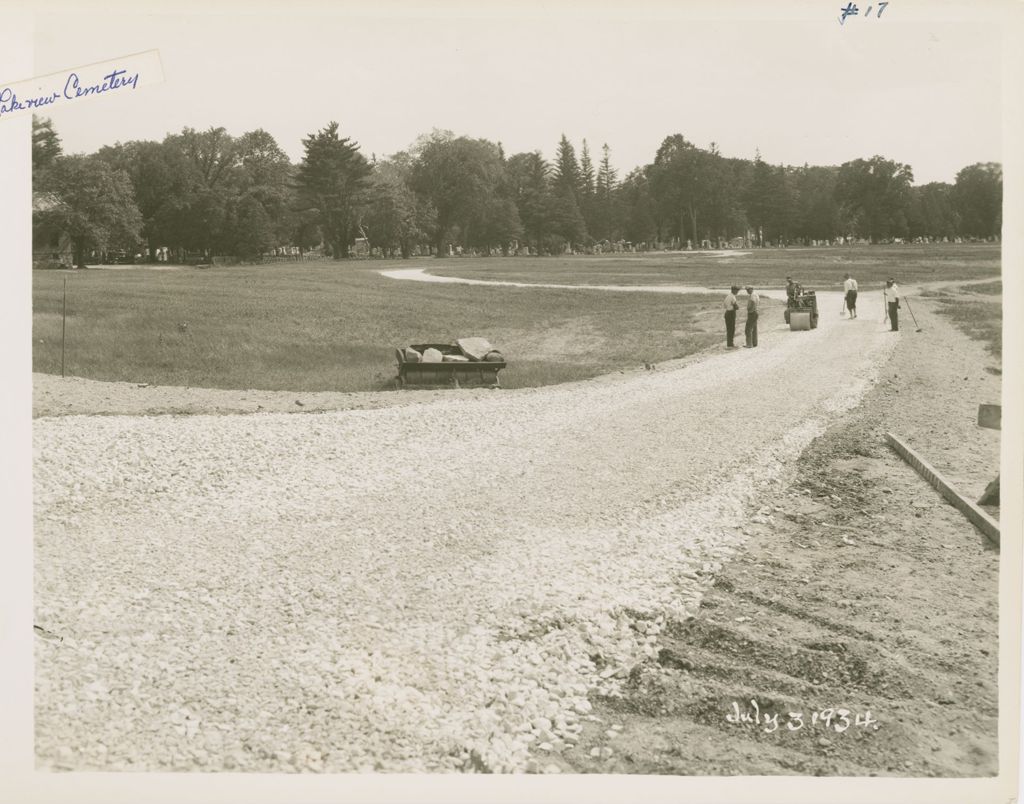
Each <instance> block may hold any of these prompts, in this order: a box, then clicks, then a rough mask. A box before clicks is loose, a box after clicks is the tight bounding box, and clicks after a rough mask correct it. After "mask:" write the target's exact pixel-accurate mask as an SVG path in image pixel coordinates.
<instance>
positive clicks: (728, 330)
mask: <svg viewBox="0 0 1024 804" xmlns="http://www.w3.org/2000/svg"><path fill="white" fill-rule="evenodd" d="M739 292H740V289H739V287H737V286H736V285H733V286H732V287H731V288H730V289H729V293H728V294H727V295H726V297H725V346H726V348H727V349H735V348H736V346H735V344H734V343H733V342H732V341H733V338H734V337H735V336H736V311H737V310H739V309H740V303H739V302H738V301H736V294H737V293H739Z"/></svg>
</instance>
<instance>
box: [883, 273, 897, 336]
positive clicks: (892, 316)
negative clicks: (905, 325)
mask: <svg viewBox="0 0 1024 804" xmlns="http://www.w3.org/2000/svg"><path fill="white" fill-rule="evenodd" d="M882 295H883V296H884V297H885V309H886V317H887V318H888V319H889V325H890V327H892V331H893V332H899V329H900V289H899V286H898V285H897V284H896V280H895V279H887V280H886V281H885V290H883V291H882Z"/></svg>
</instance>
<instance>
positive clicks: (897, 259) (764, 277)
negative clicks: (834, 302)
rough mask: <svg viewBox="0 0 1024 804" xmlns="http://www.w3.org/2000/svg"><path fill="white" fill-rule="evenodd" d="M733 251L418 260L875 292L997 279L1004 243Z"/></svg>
mask: <svg viewBox="0 0 1024 804" xmlns="http://www.w3.org/2000/svg"><path fill="white" fill-rule="evenodd" d="M726 255H727V256H722V257H712V256H709V255H707V254H703V253H700V252H690V253H651V254H646V255H641V254H606V255H601V256H596V257H563V258H559V257H552V258H546V259H526V258H519V259H511V260H510V259H498V258H491V259H455V260H431V259H430V258H424V259H420V260H413V261H411V262H412V263H413V264H415V265H417V266H421V267H426V268H428V269H430V271H431V272H432V273H437V274H440V275H448V276H461V277H465V278H469V279H497V280H504V281H513V282H552V283H556V284H566V285H582V284H609V285H659V284H661V285H664V284H680V285H696V286H699V287H707V288H716V289H717V288H727V287H728V286H729V285H731V284H733V283H735V284H737V285H740V286H741V287H744V286H746V285H748V284H751V285H753V286H754V287H759V288H768V287H774V288H781V287H782V286H784V285H785V283H786V277H787V276H792V277H793V279H795V280H796V281H797V282H800V283H801V284H802V285H803V286H804V287H806V288H808V289H815V290H840V289H841V288H842V284H843V279H844V278H845V276H846V274H847V273H850V274H852V275H853V276H854V278H855V279H856V280H857V282H858V284H859V285H860V287H861V290H872V289H876V288H880V287H881V286H882V285H883V284H884V283H885V280H886V279H888V278H889V277H890V276H893V277H895V278H896V280H897V282H898V283H899V284H900V285H911V284H915V283H920V282H935V281H940V280H946V279H951V280H952V279H965V280H968V279H981V278H985V277H990V276H991V277H998V276H999V272H1000V271H999V269H1000V247H999V246H998V245H987V244H986V245H978V244H964V245H905V246H834V247H828V248H784V249H778V248H765V249H758V248H754V249H746V250H743V249H737V250H736V251H735V253H729V252H726Z"/></svg>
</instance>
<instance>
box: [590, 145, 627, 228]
mask: <svg viewBox="0 0 1024 804" xmlns="http://www.w3.org/2000/svg"><path fill="white" fill-rule="evenodd" d="M610 154H611V152H610V149H609V148H608V143H605V144H604V145H603V146H602V147H601V164H600V167H599V168H598V171H597V179H596V181H595V196H596V198H595V207H596V214H595V226H594V231H593V235H594V237H595V238H596V239H597V240H615V239H617V236H618V233H619V232H620V231H621V222H620V221H619V220H618V217H619V216H618V210H617V209H616V207H617V204H616V200H617V196H616V194H615V189H616V187H617V185H618V171H616V170H615V168H613V167H612V162H611V155H610Z"/></svg>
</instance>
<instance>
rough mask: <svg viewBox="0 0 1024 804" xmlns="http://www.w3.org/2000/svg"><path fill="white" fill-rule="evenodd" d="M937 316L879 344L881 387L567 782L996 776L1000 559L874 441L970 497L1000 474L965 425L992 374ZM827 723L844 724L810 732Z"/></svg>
mask: <svg viewBox="0 0 1024 804" xmlns="http://www.w3.org/2000/svg"><path fill="white" fill-rule="evenodd" d="M936 306H937V302H935V303H932V302H926V301H924V300H922V301H921V302H920V303H918V302H916V301H915V312H916V314H917V317H918V321H919V322H920V324H921V328H922V329H923V330H924V331H923V332H920V333H919V332H915V331H914V328H907V329H905V330H904V331H903V332H902V333H901V334H900V335H898V336H897V335H893V337H899V338H900V343H899V346H898V348H897V350H896V353H895V355H894V357H893V360H892V361H891V362H890V364H889V365H888V366H887V367H886V368H885V369H884V370H883V375H882V377H881V379H880V382H879V383H878V385H876V387H875V388H874V389H873V390H872V391H871V392H870V393H869V395H868V396H867V397H866V398H865V400H864V403H863V404H862V405H861V406H860V407H859V408H857V409H856V410H855V411H853V412H852V413H851V414H850V415H848V416H847V417H846V419H845V420H844V421H843V422H842V423H841V424H840V425H839V426H837V427H834V428H833V429H831V430H830V431H829V432H828V433H826V434H825V435H824V436H822V437H821V438H819V439H817V440H816V441H815V442H813V444H812V445H811V446H810V447H809V448H808V450H807V451H806V452H805V453H804V455H803V456H802V458H801V459H800V461H799V463H798V466H797V468H796V470H795V474H794V476H793V482H792V483H791V485H790V486H789V488H788V490H787V492H786V493H785V494H784V495H783V496H781V497H780V498H779V499H775V500H765V501H762V502H763V504H764V507H763V508H762V509H761V511H760V515H757V516H754V517H753V518H752V520H751V522H750V524H749V526H748V528H747V533H748V534H749V539H748V541H747V542H746V546H745V550H744V551H743V553H742V554H741V555H739V556H737V557H736V559H735V560H733V561H731V562H730V563H728V564H727V565H726V566H725V567H723V568H722V569H721V570H720V571H718V572H716V573H715V575H714V578H713V579H711V578H709V579H708V580H709V583H711V584H712V585H711V586H710V588H709V589H708V591H707V594H706V596H705V598H704V600H703V604H702V607H701V609H700V613H699V614H698V616H696V617H695V618H693V619H691V620H689V621H687V622H686V623H680V624H676V625H674V626H673V627H671V628H669V629H668V630H667V633H665V634H664V638H663V641H662V643H661V651H660V654H659V656H658V658H657V660H656V661H651V662H648V663H647V664H645V665H641V666H638V667H636V668H634V669H633V672H632V673H631V675H630V677H629V681H628V683H627V684H626V686H625V692H624V695H623V696H622V697H621V698H607V699H604V700H603V701H601V702H600V703H599V704H598V705H597V706H595V710H594V716H595V717H596V718H598V720H595V721H593V722H591V723H590V724H589V725H588V727H587V729H586V731H585V734H584V738H583V739H582V740H581V742H580V749H579V750H578V751H576V752H574V754H573V759H571V760H570V762H571V764H568V763H567V767H566V770H574V771H577V772H601V773H648V774H657V773H668V774H679V775H690V774H700V775H705V774H712V775H763V774H802V775H851V776H873V775H888V776H985V775H992V774H995V773H996V772H997V770H998V768H997V737H996V735H997V720H998V681H997V670H998V641H997V635H998V617H997V616H996V612H998V609H999V600H998V571H999V550H998V548H995V547H993V546H992V545H991V544H989V543H988V542H987V540H986V539H985V537H984V536H982V535H981V534H980V533H979V532H978V531H977V530H975V529H974V527H973V526H971V525H970V524H969V523H968V522H967V521H966V520H965V519H964V518H963V517H962V516H961V514H960V513H959V512H957V511H956V510H955V509H953V508H952V507H951V506H949V505H947V504H946V503H945V502H944V501H943V500H942V499H941V497H940V496H939V495H938V494H937V493H936V492H935V491H933V490H932V488H931V487H930V486H929V485H927V484H926V483H925V482H924V481H923V480H922V479H921V478H919V477H918V475H917V474H916V473H915V472H914V471H913V470H912V469H911V468H910V467H909V466H907V465H906V464H904V463H903V461H902V460H901V459H900V458H899V457H898V456H896V455H895V453H893V452H892V451H891V450H890V449H889V448H888V447H887V446H885V442H884V434H885V432H886V431H893V432H895V433H897V434H899V435H900V436H901V437H903V438H904V439H905V440H907V441H908V442H909V443H910V444H911V445H912V446H913V447H914V448H915V449H917V450H919V451H920V452H921V453H922V454H923V455H924V456H925V457H926V459H928V460H930V461H931V462H932V463H933V465H935V466H936V467H937V468H938V469H939V470H940V471H942V472H945V473H948V475H947V476H949V477H951V478H953V480H954V482H955V483H957V484H958V486H959V487H960V488H961V489H962V490H963V491H964V492H965V493H967V494H968V496H970V497H972V498H977V496H979V495H980V493H981V491H982V490H983V489H984V486H985V484H986V483H987V482H988V481H989V480H990V479H991V478H992V477H993V476H994V474H995V472H996V471H997V468H998V460H999V434H998V433H997V432H994V431H989V430H981V429H980V428H978V427H977V426H976V424H975V420H974V415H975V413H976V410H977V405H978V403H980V402H998V400H999V378H998V376H995V375H994V374H993V373H991V372H990V371H986V370H985V368H986V366H987V367H989V368H992V367H993V366H994V365H995V364H994V358H992V357H990V356H988V355H986V353H985V352H984V347H983V345H981V344H979V343H977V342H976V341H971V340H968V339H967V337H966V336H964V335H963V334H962V333H961V332H959V331H957V330H956V329H954V328H953V326H952V325H951V324H950V323H948V321H946V320H943V318H941V317H940V316H938V315H936V314H935V312H934V310H935V307H936ZM908 323H910V322H908ZM754 701H756V708H755V706H754V704H753V703H752V702H754ZM734 702H735V704H736V705H737V707H736V708H734ZM829 708H832V709H838V708H843V709H845V710H848V712H849V714H848V715H847V717H848V719H849V722H850V726H849V727H848V728H845V729H843V730H842V731H841V732H839V731H837V725H838V726H839V727H840V728H841V727H842V726H843V725H844V721H842V720H841V719H840V715H838V714H834V715H833V716H832V718H830V719H829V720H828V722H827V723H825V722H822V721H823V717H824V716H823V715H820V714H819V715H818V716H817V718H815V715H814V714H813V713H814V712H816V711H817V712H822V710H826V709H829ZM790 712H794V713H801V716H802V717H801V718H800V719H799V720H798V719H797V718H795V717H794V718H791V717H790V716H789V713H790ZM868 712H870V717H871V719H872V720H874V721H876V722H875V723H868V724H867V725H857V723H856V719H857V716H858V715H860V716H861V720H862V722H863V721H864V720H865V716H866V713H868ZM737 714H738V715H739V717H737ZM743 715H747V716H750V717H754V716H756V717H759V718H760V722H759V724H758V725H754V724H753V723H751V722H738V723H737V722H734V721H736V720H741V721H742V719H743ZM765 715H768V717H769V720H767V721H766V720H765ZM772 715H778V716H779V717H778V721H777V723H778V725H777V726H776V727H775V728H773V722H774V721H772V720H771V719H770V718H771V716H772ZM824 715H828V712H824ZM730 716H731V717H730ZM800 724H802V725H800ZM798 725H799V726H800V727H799V728H797V726H798ZM613 726H616V727H620V728H614V729H613V728H612V727H613ZM595 755H596V756H595Z"/></svg>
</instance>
